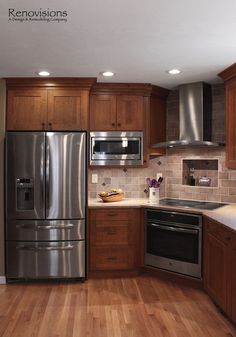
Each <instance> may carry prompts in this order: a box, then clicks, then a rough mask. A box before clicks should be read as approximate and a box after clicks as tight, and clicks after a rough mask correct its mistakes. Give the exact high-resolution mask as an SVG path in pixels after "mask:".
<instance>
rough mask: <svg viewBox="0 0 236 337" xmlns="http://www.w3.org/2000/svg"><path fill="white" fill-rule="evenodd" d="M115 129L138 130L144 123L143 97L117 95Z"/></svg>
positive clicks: (141, 128)
mask: <svg viewBox="0 0 236 337" xmlns="http://www.w3.org/2000/svg"><path fill="white" fill-rule="evenodd" d="M116 109H117V118H116V125H117V130H130V131H139V130H143V125H144V123H143V122H144V99H143V97H142V96H134V95H119V96H117V104H116Z"/></svg>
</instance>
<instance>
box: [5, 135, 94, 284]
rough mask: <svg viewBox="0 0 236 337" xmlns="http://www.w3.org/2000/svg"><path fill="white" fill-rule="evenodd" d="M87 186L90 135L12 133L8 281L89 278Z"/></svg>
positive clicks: (8, 184) (8, 155)
mask: <svg viewBox="0 0 236 337" xmlns="http://www.w3.org/2000/svg"><path fill="white" fill-rule="evenodd" d="M86 187H87V183H86V133H84V132H8V133H7V135H6V271H7V279H8V280H11V279H22V278H24V279H48V278H85V226H86Z"/></svg>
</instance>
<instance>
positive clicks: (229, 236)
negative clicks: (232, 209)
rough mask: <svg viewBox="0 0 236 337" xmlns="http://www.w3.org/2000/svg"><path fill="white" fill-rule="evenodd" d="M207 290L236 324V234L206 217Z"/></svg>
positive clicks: (204, 256)
mask: <svg viewBox="0 0 236 337" xmlns="http://www.w3.org/2000/svg"><path fill="white" fill-rule="evenodd" d="M203 261H204V274H203V275H204V276H203V277H204V279H203V281H204V288H205V290H206V292H207V293H208V294H209V295H210V297H211V298H212V299H213V301H214V302H215V303H216V304H217V305H218V306H219V307H220V308H221V309H222V310H223V311H224V312H225V313H226V314H227V315H228V316H229V317H230V318H231V319H232V320H233V321H234V322H236V291H235V284H236V283H235V282H236V233H235V232H234V231H233V230H231V229H229V228H227V227H225V226H224V225H221V224H220V223H218V222H216V221H214V220H211V219H210V218H207V217H204V254H203Z"/></svg>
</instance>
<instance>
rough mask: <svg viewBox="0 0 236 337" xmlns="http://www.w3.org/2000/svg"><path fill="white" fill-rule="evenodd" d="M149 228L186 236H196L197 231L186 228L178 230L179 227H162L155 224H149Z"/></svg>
mask: <svg viewBox="0 0 236 337" xmlns="http://www.w3.org/2000/svg"><path fill="white" fill-rule="evenodd" d="M151 226H153V227H157V228H160V229H164V230H166V231H171V232H179V233H188V234H195V235H197V234H198V230H197V229H186V228H179V227H171V226H162V225H157V224H155V223H151Z"/></svg>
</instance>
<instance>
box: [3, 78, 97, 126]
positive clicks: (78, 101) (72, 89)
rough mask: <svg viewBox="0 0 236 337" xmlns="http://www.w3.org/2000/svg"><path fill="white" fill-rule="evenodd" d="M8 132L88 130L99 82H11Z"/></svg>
mask: <svg viewBox="0 0 236 337" xmlns="http://www.w3.org/2000/svg"><path fill="white" fill-rule="evenodd" d="M6 81H7V130H22V131H24V130H57V131H63V130H87V128H88V111H89V91H90V88H91V86H92V84H93V83H94V82H95V79H90V78H82V79H79V78H75V79H73V78H72V79H66V78H65V79H50V80H48V81H46V80H45V79H7V80H6Z"/></svg>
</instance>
